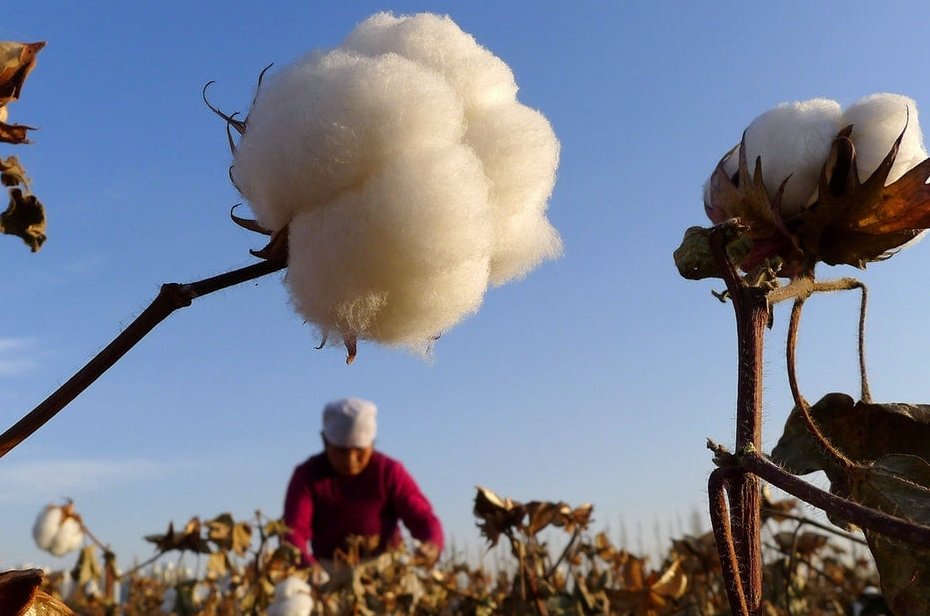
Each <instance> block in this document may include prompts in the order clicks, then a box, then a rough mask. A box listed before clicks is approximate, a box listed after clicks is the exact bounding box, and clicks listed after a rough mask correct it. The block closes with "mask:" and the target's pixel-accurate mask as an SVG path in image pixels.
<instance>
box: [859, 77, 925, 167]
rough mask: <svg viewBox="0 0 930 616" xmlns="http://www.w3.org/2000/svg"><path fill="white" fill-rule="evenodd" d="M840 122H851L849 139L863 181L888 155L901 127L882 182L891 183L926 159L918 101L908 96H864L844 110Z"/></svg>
mask: <svg viewBox="0 0 930 616" xmlns="http://www.w3.org/2000/svg"><path fill="white" fill-rule="evenodd" d="M842 123H843V126H848V125H849V124H852V125H853V129H852V134H851V139H852V142H853V144H855V146H856V164H857V167H858V171H859V178H860V180H861V181H863V182H864V181H865V180H866V178H868V177H869V176H870V175H872V173H873V172H874V171H875V170H876V169H877V168H878V165H879V164H880V163H881V161H882V160H884V158H885V156H887V155H888V151H889V150H890V149H891V146H892V144H894V141H895V139H897V138H898V136H899V135H900V134H901V131H902V130H903V131H904V137H903V138H902V139H901V145H900V147H899V149H898V156H897V158H895V162H894V165H893V166H892V167H891V172H890V173H889V175H888V178H887V180H886V181H885V184H886V185H887V184H891V183H892V182H894V181H895V180H897V179H898V178H900V177H901V176H902V175H904V174H905V173H906V172H907V171H908V170H910V169H912V168H913V167H915V166H917V165H918V164H919V163H920V162H922V161H923V160H925V159H926V158H927V150H926V149H925V148H924V143H923V135H922V133H921V130H920V122H919V120H918V116H917V103H916V101H914V99H912V98H910V97H908V96H903V95H901V94H873V95H871V96H867V97H865V98H863V99H861V100H859V101H856V102H855V103H853V104H852V105H850V106H849V107H848V108H847V109H846V111H844V112H843V120H842ZM905 125H906V126H907V128H906V129H905Z"/></svg>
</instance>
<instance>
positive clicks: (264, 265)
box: [0, 259, 286, 458]
mask: <svg viewBox="0 0 930 616" xmlns="http://www.w3.org/2000/svg"><path fill="white" fill-rule="evenodd" d="M285 267H286V263H283V262H281V261H276V260H270V259H269V260H266V261H261V262H259V263H255V264H253V265H249V266H246V267H243V268H240V269H237V270H233V271H230V272H226V273H224V274H220V275H218V276H213V277H211V278H205V279H203V280H199V281H196V282H192V283H189V284H183V285H182V284H177V283H167V284H163V285H162V287H161V290H160V291H159V293H158V295H157V296H156V297H155V299H154V300H152V303H151V304H149V306H148V307H147V308H146V309H145V310H143V311H142V313H141V314H140V315H139V316H138V317H136V318H135V319H134V320H133V321H132V323H130V324H129V326H128V327H126V329H124V330H123V331H122V332H120V333H119V335H117V336H116V338H114V339H113V341H112V342H110V344H108V345H107V346H106V347H105V348H104V349H103V350H102V351H100V352H99V353H98V354H97V355H95V356H94V357H93V358H92V359H91V360H90V361H89V362H87V364H86V365H85V366H84V367H83V368H81V369H80V370H78V371H77V372H76V373H75V374H74V376H72V377H71V378H70V379H68V381H67V382H65V383H64V385H62V386H61V387H59V388H58V389H57V390H56V391H55V392H53V393H52V394H51V395H50V396H49V397H48V398H46V399H45V400H44V401H42V402H41V403H40V404H39V405H38V406H37V407H35V408H34V409H33V410H32V411H30V412H29V413H27V414H26V415H25V416H23V418H22V419H20V420H19V421H18V422H16V423H15V424H13V426H11V427H10V428H9V429H7V431H6V432H4V433H3V434H0V458H2V457H3V456H5V455H6V454H8V453H9V452H10V450H12V449H13V448H14V447H16V446H17V445H19V444H20V443H21V442H23V441H24V440H26V438H28V437H29V436H31V435H32V434H33V433H34V432H35V431H36V430H38V429H39V428H41V427H42V426H43V425H45V423H46V422H48V421H49V420H50V419H51V418H52V417H54V416H55V415H57V414H58V412H59V411H61V410H62V409H63V408H64V407H65V406H67V405H68V404H69V403H70V402H72V401H73V400H74V399H75V398H77V397H78V395H80V394H81V392H83V391H84V390H85V389H87V388H88V387H89V386H90V385H91V384H92V383H93V382H94V381H96V380H97V379H98V378H99V377H100V376H101V375H102V374H103V373H104V372H106V371H107V370H109V369H110V368H112V367H113V365H114V364H115V363H116V362H117V361H119V359H120V358H121V357H122V356H123V355H125V354H126V353H127V352H128V351H129V349H131V348H132V347H133V346H135V345H136V343H137V342H139V341H140V340H142V338H144V337H145V336H146V335H147V334H148V333H149V332H151V331H152V329H154V328H155V326H156V325H158V324H159V323H161V322H162V321H163V320H165V319H166V318H167V317H168V316H169V315H170V314H171V313H172V312H174V311H175V310H177V309H178V308H184V307H186V306H190V305H191V303H192V302H193V300H195V299H196V298H198V297H202V296H204V295H207V294H209V293H213V292H214V291H219V290H221V289H225V288H227V287H231V286H234V285H237V284H240V283H242V282H246V281H249V280H253V279H255V278H259V277H261V276H265V275H266V274H271V273H273V272H276V271H278V270H281V269H284V268H285Z"/></svg>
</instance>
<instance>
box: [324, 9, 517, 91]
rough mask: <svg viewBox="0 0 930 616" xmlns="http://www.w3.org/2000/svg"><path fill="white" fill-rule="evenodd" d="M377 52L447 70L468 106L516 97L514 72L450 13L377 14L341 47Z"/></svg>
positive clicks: (439, 69) (443, 70)
mask: <svg viewBox="0 0 930 616" xmlns="http://www.w3.org/2000/svg"><path fill="white" fill-rule="evenodd" d="M342 46H343V47H344V48H346V49H352V50H355V51H358V52H359V53H362V54H365V55H369V56H374V55H380V54H385V53H396V54H399V55H401V56H403V57H405V58H409V59H410V60H413V61H414V62H417V63H418V64H422V65H423V66H425V67H429V68H430V69H432V70H433V71H436V72H437V73H440V74H442V75H443V76H444V77H445V78H446V79H447V80H448V81H449V83H450V84H452V87H453V88H454V89H455V91H456V92H458V94H459V95H460V96H461V97H462V99H463V100H464V101H465V105H466V107H472V106H484V105H493V104H497V103H499V102H504V101H512V100H514V99H515V97H516V94H517V84H516V82H515V81H514V77H513V72H512V71H511V70H510V67H509V66H507V64H506V63H505V62H504V61H503V60H501V59H500V58H498V57H497V56H495V55H494V54H493V53H491V52H490V51H489V50H487V49H486V48H484V47H482V46H481V45H479V44H478V42H477V41H475V39H474V37H473V36H471V35H470V34H467V33H465V32H463V31H462V30H461V28H459V26H458V25H457V24H456V23H455V22H454V21H452V19H451V18H449V17H448V16H439V15H434V14H431V13H419V14H417V15H412V16H403V17H395V16H394V15H393V14H391V13H378V14H376V15H373V16H372V17H369V18H368V19H367V20H365V21H364V22H362V23H361V24H359V25H358V26H357V27H356V28H355V30H354V31H353V32H352V33H351V34H350V35H349V36H348V37H347V38H346V40H345V41H344V42H343V45H342Z"/></svg>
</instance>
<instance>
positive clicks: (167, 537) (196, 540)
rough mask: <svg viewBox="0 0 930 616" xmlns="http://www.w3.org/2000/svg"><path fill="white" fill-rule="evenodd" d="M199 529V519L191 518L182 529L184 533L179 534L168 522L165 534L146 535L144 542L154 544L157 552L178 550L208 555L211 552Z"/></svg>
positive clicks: (200, 526) (171, 523)
mask: <svg viewBox="0 0 930 616" xmlns="http://www.w3.org/2000/svg"><path fill="white" fill-rule="evenodd" d="M201 528H202V525H201V523H200V519H199V518H197V517H193V518H191V519H190V521H189V522H188V523H187V525H186V526H185V527H184V531H183V532H180V533H179V532H175V530H174V522H169V523H168V530H167V532H165V534H163V535H147V536H146V537H145V540H146V541H149V542H151V543H154V544H155V547H156V549H157V550H158V551H159V552H168V551H171V550H178V551H180V552H183V551H189V552H196V553H198V554H210V553H211V552H212V550H211V549H210V546H209V545H207V542H206V540H204V538H203V537H201V536H200V531H201Z"/></svg>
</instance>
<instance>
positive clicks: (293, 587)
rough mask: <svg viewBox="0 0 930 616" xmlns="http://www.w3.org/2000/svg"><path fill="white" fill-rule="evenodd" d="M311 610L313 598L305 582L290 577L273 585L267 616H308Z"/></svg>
mask: <svg viewBox="0 0 930 616" xmlns="http://www.w3.org/2000/svg"><path fill="white" fill-rule="evenodd" d="M312 610H313V596H312V595H311V591H310V585H309V584H308V583H307V582H306V581H304V580H303V579H301V578H299V577H297V576H294V575H290V576H288V577H286V578H284V579H283V580H281V581H280V582H278V583H277V584H275V587H274V599H273V600H272V602H271V604H270V605H269V606H268V616H310V612H311V611H312Z"/></svg>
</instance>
